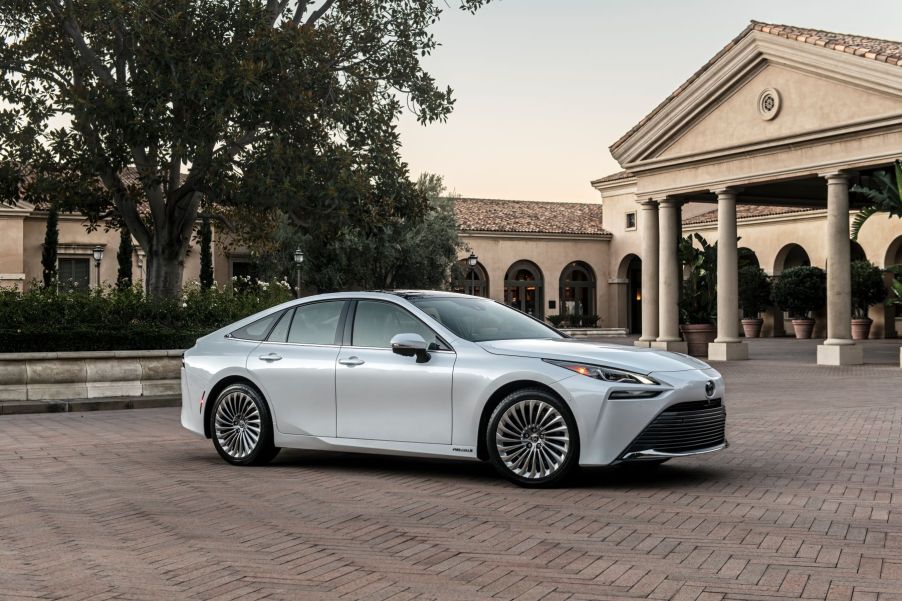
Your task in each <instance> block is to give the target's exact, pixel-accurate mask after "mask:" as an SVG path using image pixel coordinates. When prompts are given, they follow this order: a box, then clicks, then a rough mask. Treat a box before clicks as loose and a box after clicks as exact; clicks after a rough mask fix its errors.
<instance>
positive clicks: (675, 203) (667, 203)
mask: <svg viewBox="0 0 902 601" xmlns="http://www.w3.org/2000/svg"><path fill="white" fill-rule="evenodd" d="M658 205H659V206H661V208H663V207H681V206H683V200H682V199H680V198H675V197H673V196H666V197H664V198H662V199H661V200H659V201H658Z"/></svg>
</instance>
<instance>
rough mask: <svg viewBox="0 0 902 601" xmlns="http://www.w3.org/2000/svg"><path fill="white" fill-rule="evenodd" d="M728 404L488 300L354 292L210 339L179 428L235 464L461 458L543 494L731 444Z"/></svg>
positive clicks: (662, 363)
mask: <svg viewBox="0 0 902 601" xmlns="http://www.w3.org/2000/svg"><path fill="white" fill-rule="evenodd" d="M723 394H724V383H723V378H722V377H721V376H720V374H719V373H718V372H717V371H715V370H714V369H712V368H711V367H710V366H709V365H707V364H705V363H703V362H701V361H699V360H697V359H694V358H692V357H689V356H686V355H681V354H675V353H669V352H664V351H657V350H651V349H640V348H634V347H628V346H623V345H616V344H596V343H589V342H576V341H574V340H573V339H569V338H567V337H566V336H564V335H563V334H561V333H560V332H558V331H557V330H555V329H553V328H550V327H549V326H547V325H545V324H543V323H542V322H540V321H538V320H536V319H534V318H532V317H530V316H528V315H525V314H523V313H520V312H519V311H516V310H514V309H512V308H510V307H507V306H505V305H502V304H500V303H496V302H494V301H491V300H488V299H482V298H477V297H473V296H465V295H460V294H452V293H448V292H429V291H398V292H356V293H352V292H346V293H337V294H323V295H319V296H312V297H308V298H305V299H303V300H299V301H292V302H289V303H285V304H282V305H279V306H277V307H273V308H271V309H268V310H266V311H263V312H261V313H258V314H256V315H252V316H250V317H248V318H246V319H243V320H241V321H239V322H237V323H235V324H232V325H230V326H227V327H225V328H222V329H220V330H218V331H216V332H213V333H212V334H210V335H208V336H205V337H203V338H200V339H199V340H198V341H197V344H196V345H195V346H194V347H193V348H191V349H190V350H188V351H186V352H185V355H184V360H183V369H182V424H183V425H184V426H185V427H186V428H188V429H189V430H191V431H193V432H196V433H197V434H200V435H201V436H205V437H207V438H212V439H213V445H214V446H215V447H216V450H217V451H218V452H219V454H220V455H221V456H222V458H223V459H225V460H226V461H228V462H229V463H232V464H235V465H252V464H253V465H258V464H263V463H266V462H268V461H270V460H271V459H272V458H273V457H275V455H276V453H278V452H279V449H280V448H283V447H286V448H295V449H320V450H333V451H353V452H361V453H384V454H390V455H410V456H421V457H452V458H456V459H464V460H470V461H480V460H481V461H491V462H492V464H493V465H494V466H495V468H497V470H498V471H499V472H500V473H501V474H502V475H503V476H505V477H506V478H508V479H510V480H511V481H513V482H516V483H517V484H520V485H524V486H547V485H551V484H554V483H557V482H559V481H560V480H561V479H562V478H563V477H564V476H565V475H566V474H567V473H568V472H569V471H570V470H571V469H572V468H573V467H574V466H576V465H584V466H590V465H593V466H594V465H609V464H613V463H619V462H623V461H643V462H647V463H660V462H663V461H666V460H668V459H670V458H672V457H683V456H687V455H695V454H699V453H708V452H711V451H717V450H720V449H723V448H724V447H726V446H727V441H726V438H725V422H726V412H725V410H724V404H723Z"/></svg>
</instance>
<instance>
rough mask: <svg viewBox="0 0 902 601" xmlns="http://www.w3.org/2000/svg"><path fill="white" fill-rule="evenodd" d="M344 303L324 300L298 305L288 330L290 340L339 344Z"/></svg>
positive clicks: (303, 342)
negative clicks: (337, 339) (339, 328)
mask: <svg viewBox="0 0 902 601" xmlns="http://www.w3.org/2000/svg"><path fill="white" fill-rule="evenodd" d="M344 304H345V301H324V302H321V303H312V304H309V305H302V306H300V307H297V308H296V309H295V310H294V318H293V319H292V320H291V327H290V328H289V330H288V342H289V343H291V344H330V345H331V344H337V341H336V334H337V332H338V324H339V322H340V321H341V310H342V309H343V308H344ZM279 325H280V326H281V325H282V324H279Z"/></svg>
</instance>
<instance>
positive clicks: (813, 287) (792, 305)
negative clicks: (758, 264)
mask: <svg viewBox="0 0 902 601" xmlns="http://www.w3.org/2000/svg"><path fill="white" fill-rule="evenodd" d="M772 299H773V301H774V304H775V305H777V306H778V307H780V308H781V309H784V310H786V311H787V312H789V317H790V318H792V328H793V330H795V333H796V338H798V339H800V340H801V339H807V338H811V332H812V331H813V330H814V320H813V319H812V318H811V313H812V312H813V311H817V310H819V309H822V308H823V307H824V305H826V304H827V274H826V273H825V272H824V270H823V269H821V268H819V267H807V266H801V267H791V268H789V269H787V270H786V271H784V272H783V273H782V274H781V275H780V278H779V279H778V280H777V281H776V283H775V284H774V287H773V294H772Z"/></svg>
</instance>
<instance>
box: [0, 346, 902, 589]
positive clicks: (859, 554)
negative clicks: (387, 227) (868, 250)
mask: <svg viewBox="0 0 902 601" xmlns="http://www.w3.org/2000/svg"><path fill="white" fill-rule="evenodd" d="M889 342H890V341H887V342H886V343H878V344H875V345H872V346H869V347H868V348H867V351H866V358H867V357H871V358H874V360H876V361H878V362H880V363H882V364H880V363H878V364H872V365H866V366H863V367H845V368H824V367H816V366H814V365H812V361H811V360H810V359H809V358H808V357H807V355H806V356H804V357H802V358H801V359H800V358H799V356H800V355H798V354H797V351H798V350H799V349H800V348H802V347H803V346H805V345H806V344H807V343H795V341H786V340H784V341H760V342H759V341H755V342H754V343H753V344H754V346H753V348H752V356H753V357H757V359H755V360H753V361H748V362H745V363H734V364H728V365H721V369H722V371H723V372H724V374H725V375H726V378H727V383H728V390H729V393H730V396H729V399H728V408H729V418H728V424H729V438H730V442H731V445H732V446H731V447H730V449H728V450H727V451H725V452H723V453H720V454H717V455H713V456H708V457H704V458H697V459H690V460H683V461H674V462H671V463H669V464H667V465H666V466H663V467H662V468H660V469H659V470H658V471H657V472H649V471H643V470H638V469H634V468H630V467H628V466H623V467H617V468H606V469H597V470H591V471H588V470H586V471H582V472H581V473H580V474H578V476H577V477H576V478H575V479H574V481H573V482H572V483H571V486H569V487H567V488H562V489H557V490H542V491H536V490H523V489H519V488H516V487H514V486H513V485H510V484H507V483H506V482H504V481H502V480H500V479H498V478H497V477H496V476H495V475H494V473H493V472H492V470H491V468H490V467H489V466H487V465H471V464H457V463H451V462H439V461H422V460H408V459H395V458H381V457H360V456H352V455H327V454H319V453H305V452H298V451H288V452H283V454H282V455H281V456H280V457H279V458H278V460H277V461H276V462H275V464H274V465H272V466H270V467H266V468H234V467H230V466H227V465H226V464H224V463H223V462H222V461H221V460H220V459H219V458H218V456H216V454H215V452H214V451H213V448H212V445H210V444H209V443H208V442H207V441H203V440H201V439H198V438H195V437H194V436H192V435H189V434H188V433H186V432H184V431H183V430H182V429H181V428H180V426H179V424H178V410H176V409H148V410H134V411H111V412H102V413H88V414H78V413H72V414H56V415H32V416H5V417H2V418H0V508H2V509H0V598H2V599H4V600H5V599H18V598H27V599H32V598H48V599H49V598H52V599H119V598H122V599H235V598H246V599H263V598H266V599H395V600H400V599H466V600H475V599H489V598H492V599H634V598H650V599H674V600H677V599H679V600H692V599H697V600H700V601H715V600H718V599H736V600H739V599H747V600H753V599H755V600H759V599H794V598H802V599H831V600H833V599H836V600H841V599H855V600H861V601H865V600H876V601H902V469H900V467H899V461H900V444H902V402H900V397H902V370H900V369H899V367H898V363H896V364H895V366H893V365H892V364H891V363H890V359H891V358H892V357H893V354H894V353H895V358H896V361H898V352H899V351H898V342H896V343H894V344H892V345H891V344H889ZM794 344H795V345H796V346H792V345H794ZM805 348H807V346H806V347H805ZM804 352H809V351H807V350H806V351H804ZM804 352H803V353H802V354H803V355H804ZM811 352H813V346H812V347H811Z"/></svg>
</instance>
